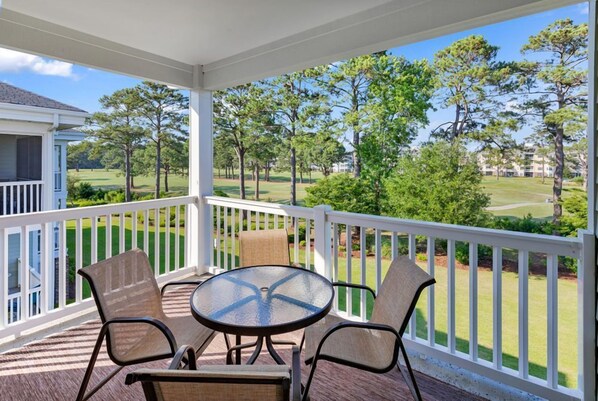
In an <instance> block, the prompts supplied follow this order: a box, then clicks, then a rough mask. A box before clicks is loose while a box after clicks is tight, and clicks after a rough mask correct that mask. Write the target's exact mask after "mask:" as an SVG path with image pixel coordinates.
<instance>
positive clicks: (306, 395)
mask: <svg viewBox="0 0 598 401" xmlns="http://www.w3.org/2000/svg"><path fill="white" fill-rule="evenodd" d="M317 364H318V358H317V356H314V359H313V361H312V363H311V370H310V371H309V377H308V378H307V382H306V383H305V387H303V386H302V387H303V388H302V390H303V398H301V401H309V388H310V387H311V381H312V379H313V378H314V373H315V372H316V365H317Z"/></svg>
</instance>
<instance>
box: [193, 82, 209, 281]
mask: <svg viewBox="0 0 598 401" xmlns="http://www.w3.org/2000/svg"><path fill="white" fill-rule="evenodd" d="M212 152H213V146H212V92H211V91H205V90H200V89H192V90H191V92H190V96H189V195H194V196H197V197H198V198H199V199H198V201H197V203H196V205H195V206H192V207H189V209H188V211H189V220H188V224H189V240H188V242H187V244H188V246H187V250H186V251H187V261H188V264H189V265H190V266H196V269H197V273H204V272H206V271H208V268H209V267H210V255H211V253H212V252H213V249H212V219H211V213H210V207H209V205H206V204H205V203H204V202H203V197H204V196H209V195H212V191H213V178H212V174H213V167H212V159H213V155H212Z"/></svg>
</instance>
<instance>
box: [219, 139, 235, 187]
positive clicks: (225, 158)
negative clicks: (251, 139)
mask: <svg viewBox="0 0 598 401" xmlns="http://www.w3.org/2000/svg"><path fill="white" fill-rule="evenodd" d="M235 158H236V155H235V150H234V149H233V148H232V147H231V146H229V144H228V142H227V138H226V136H222V135H216V136H215V137H214V167H215V168H216V169H217V170H218V178H220V177H221V175H220V170H224V177H225V178H229V171H230V172H231V178H235V177H234V165H235Z"/></svg>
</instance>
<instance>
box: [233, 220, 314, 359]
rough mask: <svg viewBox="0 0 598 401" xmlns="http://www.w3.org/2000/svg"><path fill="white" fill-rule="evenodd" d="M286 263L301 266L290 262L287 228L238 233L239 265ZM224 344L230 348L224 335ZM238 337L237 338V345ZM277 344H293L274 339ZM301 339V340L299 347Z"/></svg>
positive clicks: (292, 343)
mask: <svg viewBox="0 0 598 401" xmlns="http://www.w3.org/2000/svg"><path fill="white" fill-rule="evenodd" d="M269 264H271V265H286V266H295V267H301V265H300V264H297V263H293V264H291V257H290V253H289V235H288V233H287V230H285V229H284V228H281V229H268V230H259V231H258V230H256V231H242V232H240V233H239V267H246V266H257V265H269ZM225 339H226V346H227V348H228V349H230V342H229V340H228V337H227V336H225ZM239 341H240V339H238V340H237V345H239ZM272 343H273V344H278V345H294V344H295V343H294V342H292V341H283V340H276V341H273V342H272ZM302 346H303V341H302V342H301V348H302Z"/></svg>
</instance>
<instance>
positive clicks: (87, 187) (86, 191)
mask: <svg viewBox="0 0 598 401" xmlns="http://www.w3.org/2000/svg"><path fill="white" fill-rule="evenodd" d="M95 194H96V190H95V189H94V188H93V187H92V186H91V184H90V183H89V182H86V181H83V182H80V183H79V185H77V191H76V195H75V199H92V198H93V197H94V195H95Z"/></svg>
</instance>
